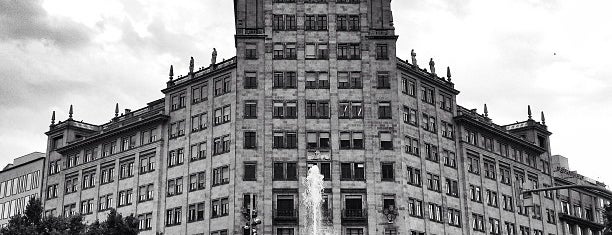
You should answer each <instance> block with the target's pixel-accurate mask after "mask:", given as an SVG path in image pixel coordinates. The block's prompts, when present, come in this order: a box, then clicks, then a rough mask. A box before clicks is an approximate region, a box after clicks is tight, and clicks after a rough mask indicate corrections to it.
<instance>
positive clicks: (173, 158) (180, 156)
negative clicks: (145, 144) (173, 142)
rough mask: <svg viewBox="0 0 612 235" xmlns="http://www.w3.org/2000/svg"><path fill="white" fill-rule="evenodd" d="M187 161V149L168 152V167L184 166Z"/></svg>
mask: <svg viewBox="0 0 612 235" xmlns="http://www.w3.org/2000/svg"><path fill="white" fill-rule="evenodd" d="M184 161H185V149H184V148H179V149H175V150H172V151H170V152H168V167H173V166H177V165H182V164H183V162H184Z"/></svg>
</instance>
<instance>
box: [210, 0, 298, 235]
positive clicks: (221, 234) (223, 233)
mask: <svg viewBox="0 0 612 235" xmlns="http://www.w3.org/2000/svg"><path fill="white" fill-rule="evenodd" d="M285 1H291V0H285ZM227 234H228V233H227V229H223V230H217V231H212V232H210V235H227Z"/></svg>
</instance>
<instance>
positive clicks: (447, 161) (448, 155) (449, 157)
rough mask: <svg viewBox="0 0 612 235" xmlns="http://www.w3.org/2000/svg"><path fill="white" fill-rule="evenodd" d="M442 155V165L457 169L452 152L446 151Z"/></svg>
mask: <svg viewBox="0 0 612 235" xmlns="http://www.w3.org/2000/svg"><path fill="white" fill-rule="evenodd" d="M442 154H443V156H444V165H445V166H448V167H451V168H457V156H456V155H455V153H454V152H451V151H448V150H446V149H445V150H444V151H442Z"/></svg>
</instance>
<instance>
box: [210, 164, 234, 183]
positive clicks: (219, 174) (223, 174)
mask: <svg viewBox="0 0 612 235" xmlns="http://www.w3.org/2000/svg"><path fill="white" fill-rule="evenodd" d="M212 174H213V177H212V186H213V187H214V186H219V185H223V184H229V182H230V176H229V166H221V167H217V168H214V169H213V172H212Z"/></svg>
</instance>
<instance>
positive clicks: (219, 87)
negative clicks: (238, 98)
mask: <svg viewBox="0 0 612 235" xmlns="http://www.w3.org/2000/svg"><path fill="white" fill-rule="evenodd" d="M247 46H248V45H247ZM231 81H232V78H231V77H230V76H229V75H228V76H224V77H218V78H215V80H214V84H215V89H214V90H215V96H220V95H223V94H227V93H229V92H231V91H232V87H231V85H230V84H231Z"/></svg>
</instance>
